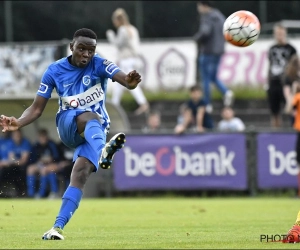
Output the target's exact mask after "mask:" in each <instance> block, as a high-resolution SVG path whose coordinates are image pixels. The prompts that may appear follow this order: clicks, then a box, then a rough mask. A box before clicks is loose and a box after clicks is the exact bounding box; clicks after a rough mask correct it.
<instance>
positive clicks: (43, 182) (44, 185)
mask: <svg viewBox="0 0 300 250" xmlns="http://www.w3.org/2000/svg"><path fill="white" fill-rule="evenodd" d="M47 183H48V180H47V176H46V175H42V176H41V177H40V191H39V194H40V196H41V197H44V196H45V194H46V189H47Z"/></svg>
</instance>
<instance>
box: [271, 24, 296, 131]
mask: <svg viewBox="0 0 300 250" xmlns="http://www.w3.org/2000/svg"><path fill="white" fill-rule="evenodd" d="M273 35H274V38H275V42H276V44H274V45H273V46H272V47H271V48H270V49H269V55H268V58H269V65H270V66H269V72H268V90H267V93H268V101H269V107H270V111H271V126H272V127H273V128H278V127H280V126H281V115H280V111H281V105H282V104H284V103H285V98H284V93H283V83H282V79H283V74H284V71H285V68H286V66H287V63H288V62H289V60H290V59H291V58H292V56H293V55H295V54H296V53H297V51H296V49H295V48H294V47H293V46H292V45H290V44H289V43H288V42H287V32H286V28H285V27H283V26H282V25H281V24H280V23H277V24H275V25H274V28H273Z"/></svg>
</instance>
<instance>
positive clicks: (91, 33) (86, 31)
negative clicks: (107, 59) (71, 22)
mask: <svg viewBox="0 0 300 250" xmlns="http://www.w3.org/2000/svg"><path fill="white" fill-rule="evenodd" d="M79 36H83V37H89V38H92V39H96V40H97V35H96V33H95V32H94V31H92V30H91V29H87V28H82V29H79V30H76V31H75V33H74V35H73V39H75V38H77V37H79Z"/></svg>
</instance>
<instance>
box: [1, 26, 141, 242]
mask: <svg viewBox="0 0 300 250" xmlns="http://www.w3.org/2000/svg"><path fill="white" fill-rule="evenodd" d="M96 40H97V35H96V34H95V32H94V31H92V30H90V29H87V28H82V29H79V30H77V31H76V32H75V33H74V36H73V40H72V42H71V43H70V50H71V51H72V54H71V55H70V56H68V57H65V58H62V59H60V60H58V61H56V62H54V63H52V64H51V65H50V66H49V67H48V69H47V70H46V71H45V73H44V75H43V77H42V80H41V84H40V87H39V89H38V91H37V94H36V97H35V99H34V101H33V103H32V104H31V106H30V107H29V108H27V109H26V110H25V111H24V112H23V114H22V115H21V117H19V118H18V119H17V118H15V117H13V116H11V117H8V116H5V115H1V119H0V125H1V126H2V128H3V129H2V131H3V132H5V131H14V130H18V129H19V128H21V127H24V126H26V125H28V124H30V123H31V122H33V121H34V120H36V119H38V118H39V117H40V116H41V114H42V113H43V110H44V108H45V106H46V104H47V101H48V99H49V98H50V97H51V92H52V91H53V89H54V88H55V89H56V92H57V93H58V95H59V102H58V103H59V109H58V112H57V115H56V125H57V131H58V134H59V137H60V139H61V140H62V141H63V143H64V144H66V145H67V146H68V147H71V148H76V150H75V153H74V156H73V161H74V166H73V170H72V174H71V180H70V185H69V187H68V188H67V190H66V191H65V193H64V195H63V197H62V205H61V208H60V211H59V213H58V215H57V217H56V220H55V223H54V225H53V227H52V228H51V229H50V230H49V231H47V232H46V233H45V234H44V235H43V236H42V239H44V240H63V239H64V236H63V228H64V226H65V225H66V224H67V223H68V221H69V220H70V219H71V217H72V215H73V214H74V212H75V210H76V209H77V208H78V206H79V203H80V200H81V197H82V191H83V188H84V185H85V183H86V181H87V179H88V177H89V175H90V174H91V173H92V172H95V171H97V169H98V168H99V166H100V167H101V168H104V169H107V168H109V167H110V165H111V163H112V159H113V156H114V154H115V152H116V151H118V150H119V149H121V148H122V147H123V146H124V143H125V134H123V133H118V134H116V135H115V136H113V137H112V138H111V140H110V141H109V142H108V143H106V135H107V133H108V132H109V126H110V119H109V116H108V113H107V111H106V108H105V99H106V87H107V80H108V78H111V79H112V80H113V81H117V82H119V83H120V84H121V85H123V86H124V87H126V88H128V89H134V88H135V87H136V86H137V85H138V83H139V82H140V81H141V76H140V74H139V73H137V72H136V71H135V70H133V71H131V72H129V73H128V74H125V73H124V72H123V71H121V70H120V69H119V67H118V66H117V65H116V64H114V63H112V62H110V61H108V60H105V59H103V58H101V57H100V56H99V55H97V54H95V50H96V46H97V41H96Z"/></svg>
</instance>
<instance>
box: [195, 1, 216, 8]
mask: <svg viewBox="0 0 300 250" xmlns="http://www.w3.org/2000/svg"><path fill="white" fill-rule="evenodd" d="M198 4H202V5H205V6H208V7H213V3H212V1H198Z"/></svg>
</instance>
